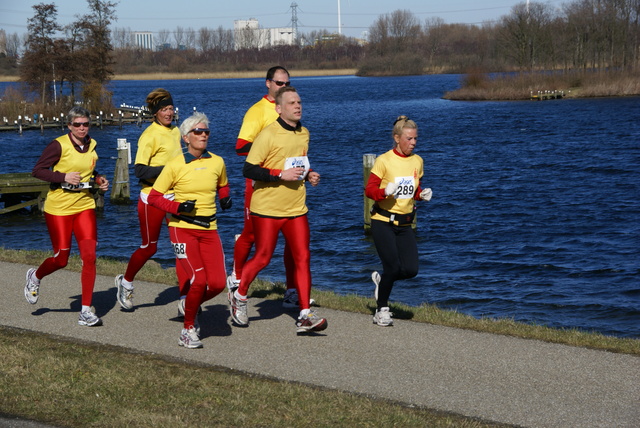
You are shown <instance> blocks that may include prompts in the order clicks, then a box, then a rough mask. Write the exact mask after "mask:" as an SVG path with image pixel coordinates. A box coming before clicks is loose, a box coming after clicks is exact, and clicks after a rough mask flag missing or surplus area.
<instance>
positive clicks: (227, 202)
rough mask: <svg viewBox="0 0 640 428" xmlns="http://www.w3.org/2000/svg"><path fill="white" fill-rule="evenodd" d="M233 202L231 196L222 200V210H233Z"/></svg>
mask: <svg viewBox="0 0 640 428" xmlns="http://www.w3.org/2000/svg"><path fill="white" fill-rule="evenodd" d="M232 202H233V201H232V200H231V196H227V197H226V198H222V199H220V208H222V209H223V210H228V209H229V208H231V203H232Z"/></svg>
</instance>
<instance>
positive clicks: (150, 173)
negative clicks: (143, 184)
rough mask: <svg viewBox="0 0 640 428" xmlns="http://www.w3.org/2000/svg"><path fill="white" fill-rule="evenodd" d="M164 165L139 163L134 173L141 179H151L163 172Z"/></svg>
mask: <svg viewBox="0 0 640 428" xmlns="http://www.w3.org/2000/svg"><path fill="white" fill-rule="evenodd" d="M162 168H164V167H163V166H149V165H143V164H141V163H137V164H136V166H135V169H134V171H133V172H134V174H135V175H136V177H137V178H138V179H140V180H149V179H150V178H156V177H157V176H159V175H160V173H161V172H162Z"/></svg>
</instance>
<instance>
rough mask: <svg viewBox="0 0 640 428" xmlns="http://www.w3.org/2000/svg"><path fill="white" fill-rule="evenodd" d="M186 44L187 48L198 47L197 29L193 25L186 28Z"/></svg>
mask: <svg viewBox="0 0 640 428" xmlns="http://www.w3.org/2000/svg"><path fill="white" fill-rule="evenodd" d="M184 45H185V47H186V48H187V49H195V48H196V31H195V30H194V29H193V28H191V27H189V28H187V29H186V30H184Z"/></svg>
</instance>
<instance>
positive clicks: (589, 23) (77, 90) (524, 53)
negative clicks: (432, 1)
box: [0, 0, 640, 111]
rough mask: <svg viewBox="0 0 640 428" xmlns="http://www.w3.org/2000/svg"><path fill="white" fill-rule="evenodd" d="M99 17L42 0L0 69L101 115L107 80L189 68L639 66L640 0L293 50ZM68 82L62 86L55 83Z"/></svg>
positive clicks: (315, 36)
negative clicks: (142, 37) (152, 30)
mask: <svg viewBox="0 0 640 428" xmlns="http://www.w3.org/2000/svg"><path fill="white" fill-rule="evenodd" d="M87 4H88V9H89V12H88V13H87V14H86V15H81V16H78V19H77V20H76V21H75V22H73V23H71V24H69V25H67V26H64V27H61V26H59V25H58V24H57V8H56V6H55V4H54V3H51V4H45V3H41V4H39V5H36V6H33V9H34V12H35V13H34V16H33V17H32V18H29V20H28V23H27V24H28V25H27V28H28V33H27V36H26V38H25V40H24V41H23V43H22V45H21V46H22V48H23V52H22V54H21V46H20V43H19V40H20V38H19V37H18V36H17V35H16V34H10V35H8V36H6V37H5V39H6V43H5V44H6V54H5V55H4V56H3V55H0V57H1V58H0V68H1V69H2V70H9V71H8V72H10V70H11V69H12V67H14V68H15V69H16V70H18V72H19V75H20V80H21V81H23V82H25V83H26V84H28V85H29V87H30V88H31V89H32V90H33V91H34V92H35V93H37V94H38V98H39V99H40V101H41V102H42V103H48V102H51V101H52V100H53V101H54V102H55V97H56V94H57V90H58V91H59V90H60V89H61V88H63V87H65V85H66V87H67V88H68V90H67V92H70V93H71V99H72V100H75V99H76V98H78V99H82V100H83V102H84V103H85V105H88V106H89V107H90V108H91V109H92V110H93V111H97V109H98V108H103V109H104V108H105V105H108V104H109V103H110V97H109V93H108V91H106V90H105V86H104V85H105V84H106V83H107V82H108V81H109V80H110V79H111V78H112V76H113V75H114V73H118V74H127V73H149V72H156V73H158V72H166V73H189V72H211V71H231V72H232V71H246V70H249V71H251V70H265V69H266V68H268V67H269V66H271V65H273V64H276V63H277V64H282V65H284V66H286V67H288V68H290V69H292V70H295V69H296V68H297V69H336V68H353V69H357V70H358V74H359V75H362V76H368V75H402V74H423V73H470V72H474V73H478V72H499V71H521V72H533V71H549V70H561V71H563V72H570V71H587V70H589V71H593V70H596V71H608V70H612V69H614V70H628V71H631V72H637V71H638V67H639V65H640V59H639V55H640V20H639V18H640V0H574V1H571V2H568V3H565V4H564V5H563V6H562V7H560V8H554V7H553V6H551V5H549V4H546V3H541V2H531V3H525V2H522V3H519V4H516V5H515V6H514V7H513V8H512V9H511V11H510V13H509V14H507V15H504V16H502V17H500V18H499V19H498V20H496V21H494V22H488V23H485V24H483V25H464V24H446V23H445V22H444V21H443V20H442V19H440V18H429V19H426V20H424V21H423V22H421V21H420V20H419V19H418V18H417V17H416V16H415V15H414V14H413V13H411V12H410V11H407V10H396V11H394V12H392V13H389V14H385V15H381V16H380V17H378V18H377V19H376V20H375V21H374V22H373V24H372V25H371V27H370V28H369V36H368V40H366V41H362V40H358V39H356V38H351V37H345V36H343V35H337V34H334V33H330V32H328V31H326V30H323V31H313V32H310V33H305V34H300V35H299V37H298V38H297V40H296V43H294V44H293V45H283V44H281V45H278V44H267V45H265V44H264V41H258V40H256V41H255V45H252V42H251V40H252V39H251V37H247V35H244V36H243V38H242V39H243V44H242V46H239V45H238V43H236V42H237V40H236V36H238V35H234V32H233V30H228V29H224V28H222V27H218V28H215V29H211V28H206V27H204V28H200V29H198V30H194V29H192V28H183V27H177V28H176V29H175V30H174V31H169V30H162V31H159V32H158V33H156V35H155V40H154V41H155V45H156V46H159V47H160V49H156V50H146V49H141V48H140V47H138V46H137V45H136V44H135V41H134V38H133V32H132V31H131V30H130V29H125V28H115V29H114V30H113V31H112V30H110V26H111V24H112V22H115V21H116V20H117V18H116V15H115V6H116V3H113V2H109V1H104V0H87ZM56 87H57V90H56Z"/></svg>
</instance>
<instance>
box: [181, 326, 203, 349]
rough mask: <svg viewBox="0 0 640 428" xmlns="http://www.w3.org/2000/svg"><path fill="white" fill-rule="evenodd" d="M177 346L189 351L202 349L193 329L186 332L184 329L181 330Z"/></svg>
mask: <svg viewBox="0 0 640 428" xmlns="http://www.w3.org/2000/svg"><path fill="white" fill-rule="evenodd" d="M178 344H179V345H180V346H184V347H185V348H189V349H196V348H202V346H203V345H202V342H201V341H200V338H199V337H198V333H197V332H196V329H195V328H194V327H190V328H189V329H188V330H187V329H186V328H183V329H182V332H181V333H180V339H179V340H178Z"/></svg>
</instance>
